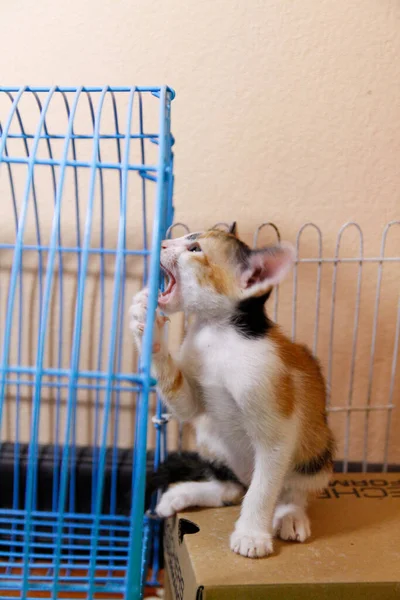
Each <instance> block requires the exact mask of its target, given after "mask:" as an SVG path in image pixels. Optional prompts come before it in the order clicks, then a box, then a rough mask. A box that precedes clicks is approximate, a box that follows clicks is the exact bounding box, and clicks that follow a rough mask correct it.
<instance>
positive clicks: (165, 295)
mask: <svg viewBox="0 0 400 600" xmlns="http://www.w3.org/2000/svg"><path fill="white" fill-rule="evenodd" d="M160 266H161V269H162V271H163V273H164V276H165V279H166V288H165V290H164V291H163V292H162V293H161V294H160V295H159V297H158V302H159V304H167V302H168V301H169V300H170V298H171V296H172V294H173V291H174V288H175V286H176V279H175V276H174V274H173V273H172V272H171V271H170V270H169V269H167V268H166V267H164V265H160Z"/></svg>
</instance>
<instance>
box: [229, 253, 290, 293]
mask: <svg viewBox="0 0 400 600" xmlns="http://www.w3.org/2000/svg"><path fill="white" fill-rule="evenodd" d="M295 258H296V251H295V249H294V248H293V246H292V245H291V244H289V243H287V242H282V243H281V244H279V246H272V247H270V248H260V250H253V251H252V252H251V254H250V256H249V257H248V260H247V265H246V268H245V270H244V271H243V272H242V274H241V276H240V287H241V288H242V293H243V297H244V298H249V297H250V296H261V295H262V294H265V293H266V292H268V290H270V289H271V287H272V286H274V285H277V284H278V283H280V282H281V281H282V279H283V278H284V277H285V275H286V274H287V273H288V271H289V270H290V269H291V267H292V265H293V263H294V261H295Z"/></svg>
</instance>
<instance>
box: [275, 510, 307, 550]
mask: <svg viewBox="0 0 400 600" xmlns="http://www.w3.org/2000/svg"><path fill="white" fill-rule="evenodd" d="M275 528H276V531H277V534H278V536H279V537H280V538H281V540H293V541H295V542H305V541H306V539H308V538H309V537H310V535H311V527H310V520H309V518H308V517H307V515H306V513H305V512H303V511H301V512H297V513H289V514H287V515H285V516H284V517H282V518H281V519H280V520H279V522H278V523H276V526H275Z"/></svg>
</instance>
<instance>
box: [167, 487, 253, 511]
mask: <svg viewBox="0 0 400 600" xmlns="http://www.w3.org/2000/svg"><path fill="white" fill-rule="evenodd" d="M243 493H244V488H243V486H241V485H240V484H238V483H233V482H231V481H187V482H185V483H178V484H177V485H175V486H173V487H171V488H170V489H169V490H168V491H167V492H165V494H163V495H162V497H161V500H160V501H159V503H158V505H157V508H156V513H157V514H158V516H159V517H171V516H172V515H174V514H175V513H176V512H179V511H180V510H184V509H185V508H190V507H192V506H210V507H215V506H224V505H226V504H237V503H238V502H240V500H241V498H242V496H243Z"/></svg>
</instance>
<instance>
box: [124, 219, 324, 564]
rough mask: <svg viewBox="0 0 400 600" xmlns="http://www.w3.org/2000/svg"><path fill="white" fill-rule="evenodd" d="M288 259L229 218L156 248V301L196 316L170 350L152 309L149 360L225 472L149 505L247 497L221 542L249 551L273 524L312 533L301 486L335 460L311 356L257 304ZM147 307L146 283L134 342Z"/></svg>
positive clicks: (170, 400) (256, 553) (258, 552)
mask: <svg viewBox="0 0 400 600" xmlns="http://www.w3.org/2000/svg"><path fill="white" fill-rule="evenodd" d="M294 259H295V252H294V249H293V247H292V246H291V245H289V244H287V243H281V244H279V245H277V246H274V247H268V248H262V249H257V250H251V249H250V248H249V247H248V246H247V245H246V244H245V243H244V242H242V241H241V240H239V239H238V238H237V237H236V235H235V232H234V229H233V228H232V230H231V231H230V232H228V233H227V232H223V231H219V230H211V231H206V232H204V233H194V234H190V235H186V236H184V237H181V238H179V239H174V240H168V241H164V242H163V243H162V249H161V267H162V269H163V271H164V273H165V274H166V276H167V278H168V286H167V288H166V290H165V291H164V292H163V293H162V294H161V295H160V296H159V301H158V306H159V309H160V310H161V311H162V312H163V313H166V314H171V313H174V312H178V311H184V312H185V313H186V314H188V315H191V316H192V317H193V319H192V324H191V325H190V327H189V329H188V332H187V335H186V337H185V339H184V341H183V344H182V346H181V348H180V352H179V355H178V356H177V357H176V358H173V357H172V356H171V354H170V353H169V351H168V348H167V346H166V345H165V342H164V337H163V335H162V331H163V326H164V323H165V320H166V317H164V316H162V314H161V313H160V312H159V311H158V313H157V316H156V321H155V327H154V337H153V357H152V361H153V368H154V375H155V376H156V377H157V381H158V390H159V392H160V394H161V396H162V398H163V400H164V401H165V403H166V405H167V406H168V408H169V410H170V411H171V413H173V414H174V415H175V416H176V417H177V418H178V419H180V420H181V421H190V422H191V423H192V424H193V426H194V428H195V430H196V436H197V444H198V449H199V453H200V455H201V456H203V457H204V459H207V458H210V457H211V458H212V459H213V460H214V461H217V462H212V461H211V463H210V464H213V465H215V464H217V465H218V466H224V467H225V468H227V471H226V473H229V474H231V475H229V477H228V476H227V475H226V477H225V478H223V477H222V478H221V477H219V476H218V474H216V473H215V471H214V472H209V473H208V477H206V478H205V479H203V480H199V481H181V482H180V483H178V484H177V485H175V486H174V487H172V488H170V489H169V490H168V491H167V492H165V494H164V495H163V496H162V497H161V500H160V502H159V504H158V507H157V512H158V514H159V515H160V516H162V517H167V516H170V515H172V514H174V513H175V512H177V511H179V510H182V509H184V508H187V507H189V506H222V505H224V504H227V503H239V502H240V501H241V500H242V498H243V496H244V498H243V502H242V507H241V513H240V517H239V519H238V521H237V523H236V525H235V529H234V531H233V533H232V535H231V539H230V546H231V549H232V550H233V551H234V552H237V553H239V554H242V555H243V556H248V557H261V556H266V555H268V554H270V553H271V552H272V551H273V537H274V535H279V537H280V538H282V539H284V540H298V541H300V542H303V541H305V540H306V539H307V538H308V537H309V535H310V523H309V519H308V516H307V513H306V505H307V498H308V495H309V493H310V492H312V491H316V490H318V489H321V488H323V487H325V486H326V485H327V483H328V481H329V477H330V474H331V471H332V452H333V437H332V434H331V431H330V429H329V427H328V425H327V420H326V413H325V383H324V379H323V376H322V374H321V370H320V367H319V364H318V362H317V361H316V359H315V358H314V357H313V356H312V354H311V353H310V352H309V351H308V349H307V348H305V347H304V346H301V345H299V344H295V343H293V342H291V341H290V340H289V339H288V338H287V337H286V336H285V335H284V334H283V333H282V332H281V330H280V329H279V327H278V326H277V325H275V324H274V323H273V322H272V321H270V319H269V318H268V316H267V315H266V312H265V308H264V304H265V302H266V300H267V299H268V296H269V295H270V293H271V290H272V288H273V286H274V285H276V284H278V283H279V282H280V281H281V280H282V279H283V278H284V277H285V275H286V274H287V273H288V271H289V270H290V268H291V267H292V264H293V262H294ZM146 310H147V290H143V291H141V292H139V293H138V294H137V295H136V296H134V298H133V303H132V306H131V309H130V315H131V329H132V331H133V334H134V339H135V341H136V344H137V346H138V348H139V349H140V345H141V338H142V335H143V329H144V323H145V320H146Z"/></svg>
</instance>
